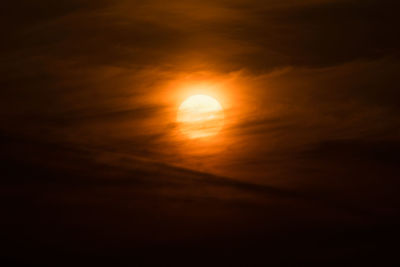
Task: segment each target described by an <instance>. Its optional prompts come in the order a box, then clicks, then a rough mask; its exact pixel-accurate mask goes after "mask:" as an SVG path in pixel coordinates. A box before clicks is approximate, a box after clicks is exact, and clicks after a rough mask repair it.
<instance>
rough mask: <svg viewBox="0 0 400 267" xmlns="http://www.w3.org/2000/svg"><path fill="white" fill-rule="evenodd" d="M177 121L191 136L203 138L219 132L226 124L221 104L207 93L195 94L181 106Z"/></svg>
mask: <svg viewBox="0 0 400 267" xmlns="http://www.w3.org/2000/svg"><path fill="white" fill-rule="evenodd" d="M177 121H178V123H179V124H180V129H181V131H182V132H183V133H184V134H185V135H186V136H188V137H189V138H193V139H194V138H203V137H209V136H213V135H216V134H218V132H219V131H220V130H221V129H222V127H223V125H224V111H223V108H222V106H221V104H220V103H219V102H218V101H217V100H216V99H214V98H212V97H210V96H207V95H193V96H191V97H189V98H187V99H186V100H185V101H183V103H182V104H181V105H180V106H179V109H178V115H177Z"/></svg>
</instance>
